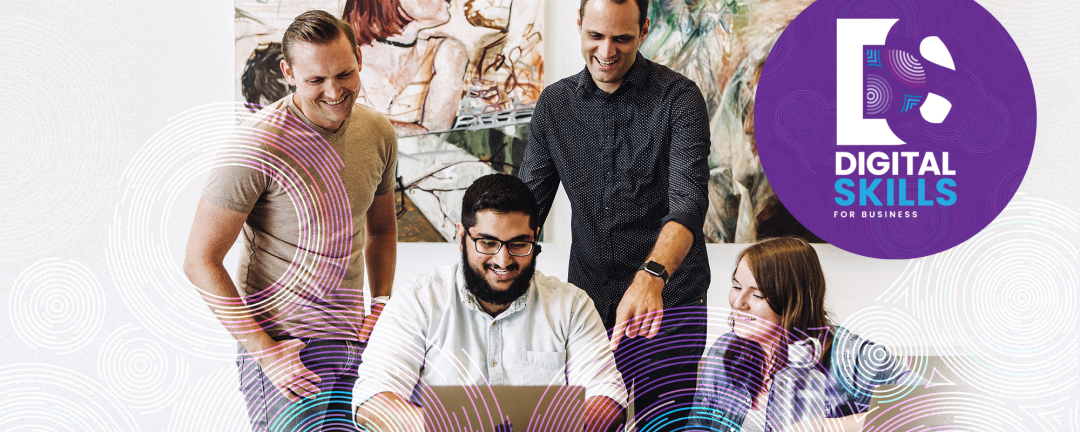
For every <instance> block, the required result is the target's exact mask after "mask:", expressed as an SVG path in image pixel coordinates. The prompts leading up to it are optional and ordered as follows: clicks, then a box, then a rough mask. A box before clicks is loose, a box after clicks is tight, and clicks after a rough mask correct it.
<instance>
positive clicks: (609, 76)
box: [578, 0, 649, 93]
mask: <svg viewBox="0 0 1080 432" xmlns="http://www.w3.org/2000/svg"><path fill="white" fill-rule="evenodd" d="M640 13H641V12H640V11H639V10H638V7H637V4H636V3H635V2H634V1H633V0H628V1H625V2H623V3H622V4H616V3H614V2H611V1H610V0H589V2H588V3H586V4H585V8H584V10H583V11H581V14H580V16H581V18H579V19H578V33H580V34H581V55H582V56H583V57H584V58H585V67H587V68H588V69H589V74H590V75H592V79H593V82H595V83H596V86H597V87H598V88H600V90H602V91H604V92H605V93H611V92H614V91H615V90H617V89H618V88H619V85H620V84H622V81H623V78H625V77H626V72H627V71H629V70H630V66H632V65H633V64H634V59H635V58H636V57H637V51H638V48H641V43H642V42H644V41H645V36H647V35H648V34H649V20H648V19H646V20H645V25H643V26H640V27H639V26H638V14H640Z"/></svg>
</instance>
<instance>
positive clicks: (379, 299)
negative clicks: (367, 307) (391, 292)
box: [371, 296, 390, 305]
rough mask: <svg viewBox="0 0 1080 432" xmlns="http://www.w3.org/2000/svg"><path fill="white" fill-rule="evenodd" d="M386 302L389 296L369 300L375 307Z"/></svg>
mask: <svg viewBox="0 0 1080 432" xmlns="http://www.w3.org/2000/svg"><path fill="white" fill-rule="evenodd" d="M388 301H390V296H378V297H372V298H371V304H373V305H377V304H381V305H384V304H386V302H388Z"/></svg>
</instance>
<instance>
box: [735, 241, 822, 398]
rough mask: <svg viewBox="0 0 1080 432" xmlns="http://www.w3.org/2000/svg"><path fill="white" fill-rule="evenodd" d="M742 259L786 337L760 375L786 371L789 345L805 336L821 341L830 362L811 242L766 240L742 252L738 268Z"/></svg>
mask: <svg viewBox="0 0 1080 432" xmlns="http://www.w3.org/2000/svg"><path fill="white" fill-rule="evenodd" d="M743 259H746V265H747V267H748V268H749V269H750V273H752V274H753V275H754V281H755V282H757V289H758V291H760V292H761V295H762V296H764V297H765V301H766V302H767V303H768V304H769V308H771V309H772V310H773V312H775V313H776V314H777V315H779V316H780V328H781V329H782V334H781V337H780V338H778V339H777V341H776V344H777V346H775V347H774V349H773V350H772V352H773V366H772V368H771V370H768V371H762V372H763V373H764V374H767V375H775V374H776V373H777V372H779V371H780V370H782V369H783V368H785V367H787V347H788V344H790V343H793V342H796V341H798V340H802V339H805V338H807V337H813V338H815V339H817V340H818V341H820V342H821V348H822V349H821V351H822V352H821V353H818V354H819V355H820V356H821V357H820V359H819V361H824V362H828V359H829V352H830V348H831V347H832V338H831V337H829V313H828V312H827V311H826V310H825V272H824V271H822V270H821V261H820V260H819V259H818V256H817V252H816V251H814V248H813V247H812V246H810V243H807V242H806V240H803V239H801V238H798V237H778V238H771V239H766V240H762V241H760V242H758V243H755V244H753V245H750V247H748V248H746V249H743V251H742V252H739V256H738V257H737V258H736V259H735V265H736V267H737V266H738V263H740V262H742V260H743ZM732 276H733V277H734V275H732ZM753 394H757V392H754V393H753Z"/></svg>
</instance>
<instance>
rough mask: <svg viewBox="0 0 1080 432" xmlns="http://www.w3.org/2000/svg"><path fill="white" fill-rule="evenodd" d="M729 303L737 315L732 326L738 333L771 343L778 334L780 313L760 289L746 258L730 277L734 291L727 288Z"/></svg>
mask: <svg viewBox="0 0 1080 432" xmlns="http://www.w3.org/2000/svg"><path fill="white" fill-rule="evenodd" d="M728 304H729V305H731V310H732V312H731V315H732V317H733V318H734V325H733V326H732V330H733V331H734V332H735V335H736V336H738V337H740V338H743V339H746V340H750V341H754V342H757V343H759V344H761V345H762V346H771V345H772V344H773V342H774V341H775V340H776V335H777V334H779V332H778V330H779V325H780V315H777V314H776V312H775V311H773V310H772V307H770V306H769V302H767V301H766V300H765V297H764V296H763V295H762V293H761V291H759V290H758V285H757V281H756V280H754V274H753V273H752V272H751V271H750V266H749V265H748V264H747V263H746V258H743V259H742V260H740V261H739V266H738V267H737V268H736V269H735V275H734V276H733V277H732V278H731V291H729V292H728Z"/></svg>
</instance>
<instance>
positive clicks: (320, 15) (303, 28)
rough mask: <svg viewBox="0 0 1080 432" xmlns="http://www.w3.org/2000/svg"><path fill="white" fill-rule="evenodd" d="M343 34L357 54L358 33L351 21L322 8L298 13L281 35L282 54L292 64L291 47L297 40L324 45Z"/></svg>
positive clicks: (286, 61)
mask: <svg viewBox="0 0 1080 432" xmlns="http://www.w3.org/2000/svg"><path fill="white" fill-rule="evenodd" d="M343 34H344V35H345V38H346V39H348V40H349V45H350V46H351V47H352V50H353V54H355V53H356V33H355V32H353V28H352V26H350V25H349V23H347V22H345V21H342V20H339V19H337V18H335V17H334V16H333V15H330V14H329V13H326V12H324V11H321V10H309V11H307V12H304V13H302V14H300V15H297V17H296V19H294V20H293V22H292V24H289V28H287V29H285V35H284V36H282V37H281V54H282V55H284V56H285V63H288V64H290V65H291V64H292V60H291V59H289V49H290V48H292V45H293V44H294V43H296V42H297V41H301V42H309V43H313V44H319V45H322V44H328V43H331V42H333V41H335V40H337V38H339V37H341V35H343ZM357 60H359V57H357Z"/></svg>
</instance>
